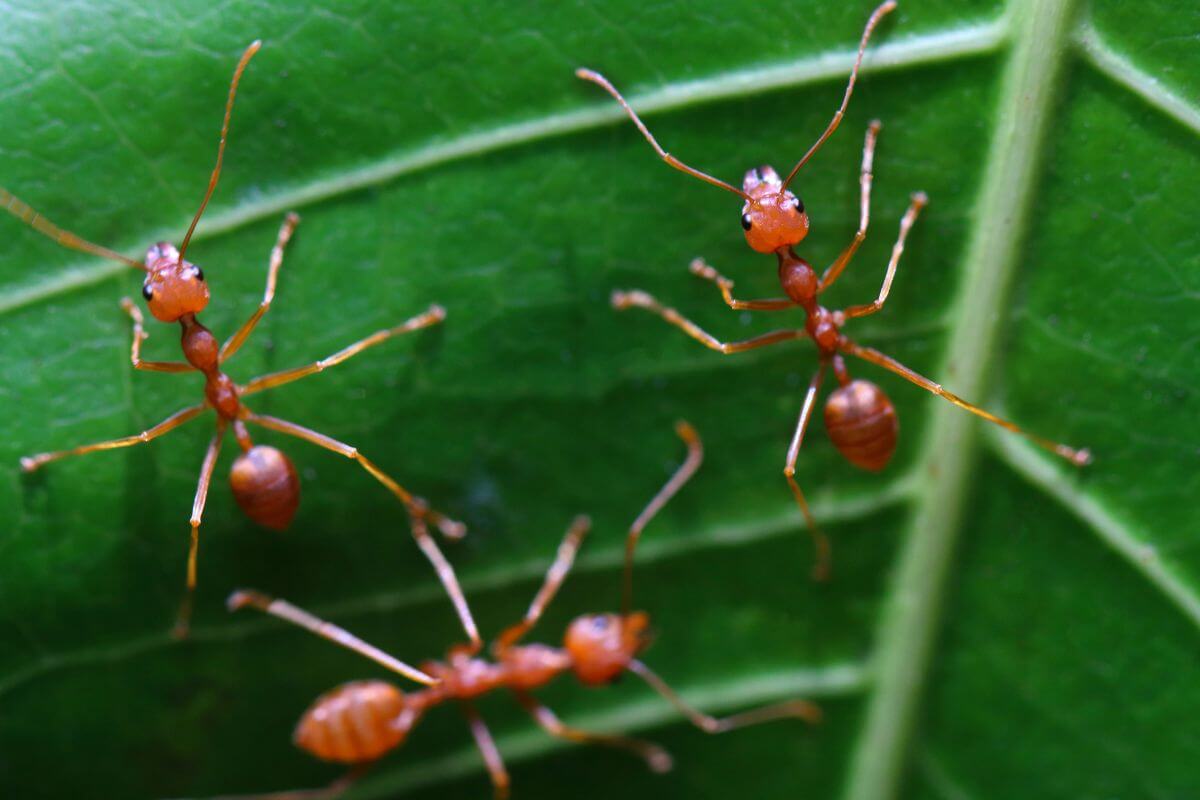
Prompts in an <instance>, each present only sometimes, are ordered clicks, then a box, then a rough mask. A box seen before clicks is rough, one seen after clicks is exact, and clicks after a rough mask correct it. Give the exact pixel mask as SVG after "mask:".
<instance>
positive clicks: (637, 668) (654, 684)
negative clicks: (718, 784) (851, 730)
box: [629, 659, 821, 733]
mask: <svg viewBox="0 0 1200 800" xmlns="http://www.w3.org/2000/svg"><path fill="white" fill-rule="evenodd" d="M629 670H630V672H633V673H634V674H636V675H637V676H638V677H640V678H641V679H642V680H644V681H645V682H646V683H648V684H650V688H651V689H653V690H654V691H656V692H658V693H659V694H661V695H662V696H663V697H665V698H666V699H667V702H669V703H670V704H671V705H673V706H675V708H677V709H678V710H679V712H680V713H682V714H683V715H684V716H685V717H687V718H688V721H689V722H691V723H692V724H693V725H695V726H696V727H697V728H699V729H700V730H702V731H704V732H705V733H725V732H726V731H731V730H734V729H735V728H746V727H749V726H750V725H758V724H759V723H762V722H770V721H772V720H776V719H802V720H805V721H806V722H811V723H814V724H815V723H817V722H820V721H821V708H820V706H818V705H816V704H815V703H810V702H809V701H807V700H799V699H797V700H785V701H783V702H782V703H772V704H771V705H766V706H761V707H759V708H752V709H750V710H749V711H743V712H742V713H740V714H732V715H730V716H728V717H712V716H709V715H708V714H704V713H702V712H701V711H699V710H697V709H695V708H692V707H691V706H690V705H688V704H687V703H686V702H684V700H683V698H682V697H680V696H679V695H678V694H676V693H675V690H674V689H672V688H671V687H670V686H668V685H667V682H666V681H664V680H663V679H662V678H660V677H658V675H657V674H656V673H655V672H653V671H652V670H651V669H650V668H649V667H647V666H646V665H645V664H643V663H642V662H641V661H638V660H637V659H634V660H633V661H630V662H629Z"/></svg>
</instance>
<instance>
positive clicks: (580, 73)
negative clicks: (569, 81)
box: [575, 67, 597, 82]
mask: <svg viewBox="0 0 1200 800" xmlns="http://www.w3.org/2000/svg"><path fill="white" fill-rule="evenodd" d="M575 77H576V78H579V79H581V80H585V81H593V82H594V81H595V80H596V77H597V75H596V73H595V72H592V71H591V70H590V69H588V68H587V67H580V68H579V69H577V70H575Z"/></svg>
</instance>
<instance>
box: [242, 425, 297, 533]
mask: <svg viewBox="0 0 1200 800" xmlns="http://www.w3.org/2000/svg"><path fill="white" fill-rule="evenodd" d="M229 486H230V488H231V489H232V490H233V497H234V499H235V500H237V504H238V505H239V506H241V508H242V511H244V512H246V516H248V517H250V519H252V520H254V521H255V522H257V523H258V524H259V525H262V526H263V527H266V528H271V529H272V530H277V531H281V530H283V529H284V528H286V527H287V526H288V525H290V524H291V522H292V517H293V516H295V514H296V507H297V506H298V505H299V504H300V479H299V478H298V477H297V476H296V468H295V467H294V466H293V465H292V461H291V459H289V458H288V457H287V456H285V455H284V454H283V453H282V452H281V451H280V450H278V449H276V448H274V447H270V446H268V445H262V444H260V445H255V446H254V447H251V448H250V449H249V450H247V451H246V452H244V453H242V454H241V455H240V456H238V457H237V460H236V461H234V462H233V468H232V469H230V471H229Z"/></svg>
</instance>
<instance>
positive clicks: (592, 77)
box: [575, 69, 750, 200]
mask: <svg viewBox="0 0 1200 800" xmlns="http://www.w3.org/2000/svg"><path fill="white" fill-rule="evenodd" d="M575 77H576V78H580V79H582V80H585V81H590V82H592V83H594V84H596V85H597V86H599V87H600V88H601V89H603V90H604V91H606V92H608V93H609V94H610V95H612V98H613V99H614V100H616V101H617V103H619V104H620V106H621V108H623V109H625V113H626V114H628V115H629V118H630V119H631V120H633V124H634V125H636V126H637V129H638V130H639V131H641V132H642V136H643V137H645V139H646V141H647V142H649V143H650V146H651V147H653V148H654V152H656V153H658V157H659V158H661V159H662V160H663V161H665V162H667V163H668V164H670V165H671V166H672V167H674V168H675V169H677V170H679V171H680V172H686V173H687V174H688V175H691V176H692V177H693V178H699V179H700V180H702V181H704V182H705V183H711V184H712V185H713V186H716V187H719V188H721V189H725V190H726V191H730V192H733V193H734V194H736V195H737V196H738V197H741V198H742V199H744V200H749V199H750V197H749V195H747V194H746V193H745V192H743V191H742V190H741V189H737V188H735V187H733V186H731V185H729V184H728V183H726V182H725V181H723V180H721V179H719V178H714V177H713V176H712V175H709V174H708V173H706V172H701V171H700V170H698V169H695V168H693V167H689V166H688V165H687V164H685V163H683V162H682V161H680V160H679V159H678V158H676V157H675V156H673V155H671V154H670V153H668V152H667V151H666V150H663V149H662V145H660V144H659V143H658V140H657V139H655V138H654V136H653V135H652V134H651V133H650V129H649V128H647V127H646V124H645V123H644V122H642V120H641V118H640V117H638V115H637V114H636V113H634V110H633V109H632V108H631V107H630V106H629V103H628V102H626V100H625V98H624V97H622V96H621V93H620V92H618V91H617V88H616V87H615V86H613V85H612V84H611V83H609V81H608V78H605V77H604V76H603V75H601V74H600V73H599V72H593V71H592V70H590V69H577V70H575Z"/></svg>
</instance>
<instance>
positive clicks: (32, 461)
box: [21, 456, 38, 472]
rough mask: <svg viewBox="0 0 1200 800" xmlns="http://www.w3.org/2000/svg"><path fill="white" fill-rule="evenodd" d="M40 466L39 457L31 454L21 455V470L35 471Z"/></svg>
mask: <svg viewBox="0 0 1200 800" xmlns="http://www.w3.org/2000/svg"><path fill="white" fill-rule="evenodd" d="M37 468H38V464H37V459H36V458H31V457H30V456H21V471H22V472H33V471H34V470H35V469H37Z"/></svg>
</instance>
